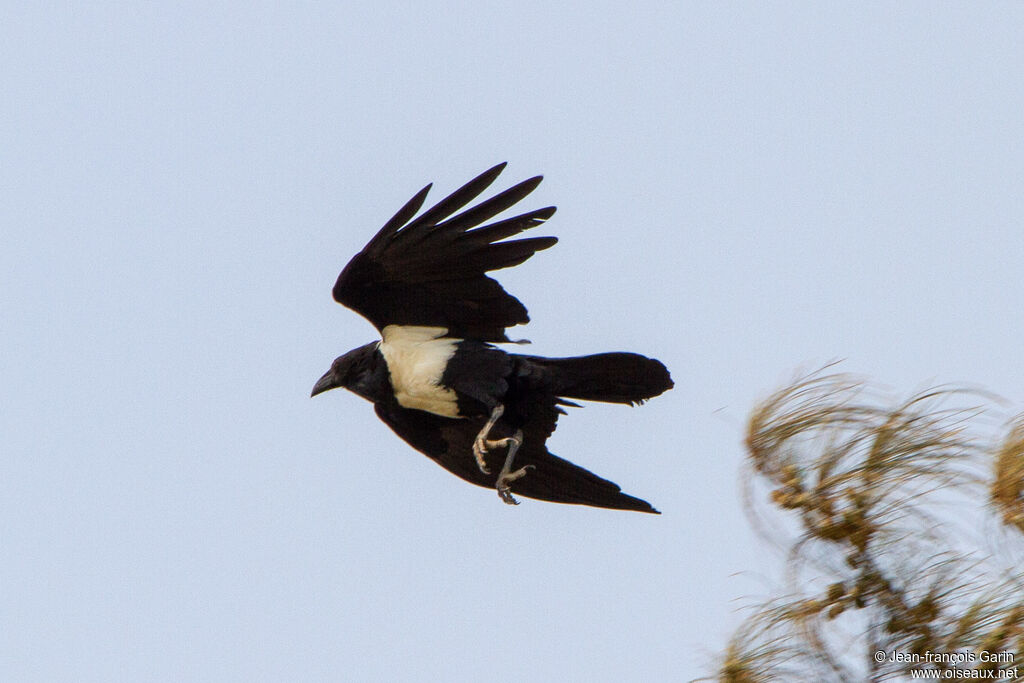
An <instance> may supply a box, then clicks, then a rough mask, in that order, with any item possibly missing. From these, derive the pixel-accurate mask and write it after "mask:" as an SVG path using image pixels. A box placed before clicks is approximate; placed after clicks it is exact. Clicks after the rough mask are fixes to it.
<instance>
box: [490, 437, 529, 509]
mask: <svg viewBox="0 0 1024 683" xmlns="http://www.w3.org/2000/svg"><path fill="white" fill-rule="evenodd" d="M504 440H505V441H508V442H509V444H508V455H506V456H505V464H504V465H502V467H501V472H500V473H499V474H498V481H497V483H495V485H494V487H495V488H496V489H498V497H499V498H501V500H502V502H504V503H506V504H508V505H519V501H518V500H516V499H515V498H514V497H513V496H512V490H511V489H510V488H509V484H511V483H512V482H514V481H515V480H516V479H521V478H522V477H525V476H526V472H527V471H528V470H531V469H534V467H533V465H525V466H523V467H520V468H519V469H518V470H516V471H515V472H513V471H512V459H513V458H515V457H516V451H518V450H519V447H520V446H521V445H523V430H521V429H517V430H516V433H515V434H514V435H513V436H511V437H509V438H508V439H504Z"/></svg>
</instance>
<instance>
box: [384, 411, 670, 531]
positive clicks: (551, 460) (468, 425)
mask: <svg viewBox="0 0 1024 683" xmlns="http://www.w3.org/2000/svg"><path fill="white" fill-rule="evenodd" d="M375 410H376V411H377V415H378V417H380V419H381V420H383V421H384V422H385V423H386V424H387V425H388V426H389V427H391V429H392V430H394V432H395V433H396V434H398V436H400V437H401V438H402V439H403V440H404V441H405V442H406V443H408V444H409V445H410V446H412V447H413V448H415V449H416V450H418V451H420V452H421V453H423V454H425V455H427V456H429V457H430V458H431V459H433V460H434V461H436V462H437V464H439V465H441V467H443V468H445V469H446V470H448V471H449V472H451V473H452V474H454V475H456V476H458V477H460V478H462V479H464V480H466V481H468V482H470V483H472V484H476V485H477V486H483V487H485V488H492V489H493V488H494V486H495V483H496V481H497V472H498V470H499V469H500V468H501V464H502V462H501V461H502V459H503V458H504V457H505V449H504V448H502V449H498V451H496V452H495V453H494V454H493V455H492V456H491V462H489V463H488V464H489V466H490V470H491V473H490V474H484V473H483V472H481V471H480V469H479V468H478V467H477V466H476V460H475V459H474V458H473V450H472V448H473V439H474V438H475V437H476V434H477V432H479V431H480V428H481V427H482V426H483V423H484V420H483V419H461V420H459V419H453V418H445V417H440V416H438V415H434V414H432V413H427V412H424V411H422V410H408V409H406V408H402V407H401V406H398V405H385V404H381V403H378V404H376V405H375ZM561 412H562V410H561V408H559V405H558V401H557V399H550V400H548V401H543V400H540V401H537V402H536V403H535V404H534V408H533V410H532V414H531V415H529V416H528V417H527V421H526V424H525V425H524V427H523V445H522V447H520V449H519V452H518V453H516V457H515V463H514V464H513V467H514V468H516V469H518V468H520V467H523V466H525V465H533V467H534V469H531V470H530V471H529V472H527V474H526V476H524V477H522V478H521V479H518V480H516V481H515V482H514V483H513V484H512V493H513V495H516V496H524V497H526V498H536V499H537V500H547V501H551V502H554V503H571V504H575V505H590V506H592V507H601V508H612V509H615V510H636V511H638V512H653V513H655V514H657V513H658V511H657V510H655V509H654V508H653V507H652V506H651V504H650V503H648V502H647V501H645V500H640V499H639V498H634V497H633V496H630V495H627V494H625V493H623V492H622V489H620V488H619V486H618V485H617V484H615V483H613V482H610V481H608V480H607V479H602V478H601V477H599V476H597V475H596V474H594V473H593V472H590V471H588V470H585V469H583V468H582V467H580V466H578V465H574V464H572V463H571V462H569V461H568V460H563V459H562V458H559V457H558V456H557V455H554V454H552V453H551V452H549V451H548V449H547V447H546V446H545V445H544V442H545V441H546V440H547V438H548V437H549V436H550V435H551V433H552V432H553V431H554V427H555V422H556V421H557V419H558V415H559V414H560V413H561ZM510 433H511V429H509V428H508V427H507V426H505V425H503V424H502V423H501V422H498V424H497V425H495V429H494V430H492V431H491V434H492V435H495V436H499V437H501V436H507V435H509V434H510Z"/></svg>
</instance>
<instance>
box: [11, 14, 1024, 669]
mask: <svg viewBox="0 0 1024 683" xmlns="http://www.w3.org/2000/svg"><path fill="white" fill-rule="evenodd" d="M0 27H2V28H0V65H2V66H0V92H2V99H0V133H2V134H0V377H2V382H0V392H2V394H0V397H2V404H0V449H2V455H0V679H2V680H5V681H59V680H77V681H299V680H303V681H333V680H345V679H359V680H373V679H381V680H452V681H458V680H480V679H483V678H486V679H489V680H498V681H504V680H539V681H543V680H564V681H592V680H597V681H618V680H680V679H688V678H693V677H696V676H699V675H703V674H705V673H708V672H710V671H712V670H713V669H714V666H715V661H716V659H715V658H716V654H717V653H718V652H719V651H720V650H721V649H722V648H723V646H724V644H725V642H726V639H727V638H728V636H729V634H730V633H731V631H732V630H733V629H734V628H735V626H736V625H738V623H739V622H740V619H741V616H742V615H741V612H740V611H739V610H740V608H741V607H742V606H743V605H744V604H751V603H753V602H756V601H758V600H759V599H760V598H763V597H765V596H767V595H768V594H770V593H771V591H772V588H773V587H774V585H775V584H776V583H777V573H776V569H775V568H776V567H777V566H778V564H779V563H778V562H777V558H776V556H775V554H774V551H773V550H772V549H771V548H769V547H766V546H765V544H763V543H761V542H760V541H759V540H758V539H757V538H756V537H755V536H754V535H753V533H752V532H751V531H750V529H749V526H748V523H747V520H746V519H745V517H744V515H743V512H742V502H741V498H740V495H739V492H740V487H739V484H738V481H739V476H740V473H741V471H742V463H743V457H744V454H743V450H742V448H741V439H742V436H743V427H744V423H745V419H746V415H747V412H748V411H749V409H750V408H751V407H752V405H753V404H754V402H755V401H756V400H757V399H759V398H763V397H764V396H766V395H767V394H768V393H770V392H771V391H772V390H774V389H776V388H778V387H779V386H781V385H782V384H784V383H786V382H787V381H789V380H790V379H792V378H793V377H794V375H795V373H796V372H797V371H798V370H801V369H803V370H812V369H815V368H817V367H820V366H822V365H824V364H825V363H828V362H829V361H832V360H836V359H843V362H842V364H841V366H840V368H841V369H844V370H847V371H850V372H855V373H859V374H863V375H865V376H868V377H871V378H873V379H875V380H877V381H879V382H881V383H883V384H884V385H886V386H888V387H891V388H892V390H893V392H894V393H895V394H896V395H900V396H906V395H908V394H910V393H912V392H913V391H915V390H917V389H920V388H923V387H926V386H929V385H931V384H934V383H943V382H968V383H971V384H976V385H979V386H983V387H986V388H988V389H991V390H992V391H995V392H997V393H999V394H1001V395H1003V396H1005V397H1006V398H1007V399H1008V400H1009V402H1010V405H1011V406H1013V407H1015V408H1016V409H1020V407H1021V406H1024V389H1022V387H1024V361H1022V358H1024V356H1022V354H1021V341H1022V331H1024V325H1022V321H1021V315H1022V311H1021V300H1022V295H1024V283H1022V278H1021V267H1022V266H1021V264H1022V263H1024V193H1022V190H1021V188H1022V186H1024V132H1022V131H1024V68H1022V64H1024V52H1022V49H1021V40H1020V37H1021V35H1022V33H1024V3H1019V2H990V3H974V2H971V3H967V2H965V3H947V2H900V3H888V2H864V3H789V2H773V3H730V2H718V1H715V2H686V3H683V2H680V3H639V4H633V5H630V4H624V3H603V2H598V3H578V4H572V5H567V6H563V7H561V8H559V7H552V6H551V5H550V3H540V2H520V3H515V4H514V5H510V6H507V7H504V8H501V7H497V6H494V7H490V8H487V7H480V6H476V5H471V4H469V3H452V4H428V3H423V4H420V5H414V4H412V3H388V2H377V3H364V4H363V6H361V7H356V6H354V4H353V3H253V4H231V3H218V4H216V5H215V6H212V7H211V6H210V5H209V4H208V3H167V4H164V5H157V4H151V3H134V4H129V3H76V4H71V3H4V4H3V7H2V9H0ZM500 161H508V162H509V167H508V169H507V170H506V171H505V173H504V175H503V176H502V177H501V178H500V179H499V181H498V183H497V184H496V186H495V187H496V188H499V186H500V189H503V188H504V187H507V186H509V185H511V184H512V183H513V182H516V181H518V180H521V179H524V178H526V177H529V176H532V175H534V174H537V173H543V174H544V175H545V176H546V179H545V181H544V183H543V184H542V185H541V187H540V188H539V189H538V190H537V191H536V192H535V193H534V194H533V195H532V196H531V197H530V199H529V200H528V201H527V202H526V203H525V204H524V208H534V207H540V206H545V205H548V204H555V205H557V206H558V207H559V211H558V213H557V214H556V215H555V217H554V218H553V219H552V220H551V221H550V222H549V223H547V224H546V225H545V226H544V227H543V228H542V229H540V231H539V232H540V234H554V235H557V236H558V237H559V238H560V240H561V241H560V243H559V245H558V246H557V247H555V248H554V249H551V250H549V251H545V252H542V253H540V254H538V255H537V256H536V257H535V258H534V259H532V260H530V261H529V262H528V263H527V264H525V265H524V266H522V267H520V268H517V269H515V270H513V271H503V272H501V273H499V279H500V280H501V282H502V283H503V284H504V285H505V286H506V288H507V289H508V290H509V291H510V292H512V293H513V294H515V295H516V296H518V297H519V298H520V299H521V300H522V301H523V302H524V303H525V304H526V305H527V306H528V308H529V309H530V314H531V317H532V319H533V322H532V323H530V325H529V326H528V327H526V328H517V329H515V330H513V331H512V334H513V335H516V334H520V335H521V336H526V337H528V338H530V339H532V340H533V342H534V344H533V346H532V347H530V352H531V353H539V354H544V355H569V354H582V353H591V352H598V351H612V350H633V351H639V352H643V353H646V354H648V355H652V356H655V357H657V358H660V359H661V360H663V361H664V362H665V363H666V364H667V365H668V367H669V368H670V369H671V371H672V373H673V376H674V378H675V381H676V388H675V390H674V391H672V392H670V393H669V394H667V395H665V396H663V397H661V398H658V399H656V400H654V401H652V402H651V403H649V404H648V405H646V406H644V407H642V408H637V409H629V408H625V407H622V406H601V405H588V406H587V407H586V408H585V409H583V410H574V411H573V412H572V414H570V415H569V416H567V417H564V418H563V419H562V421H561V423H560V426H559V429H558V432H557V434H556V435H555V436H554V437H553V439H552V440H551V442H550V446H551V449H552V451H553V452H555V453H558V454H559V455H562V456H563V457H566V458H568V459H570V460H572V461H574V462H577V463H579V464H581V465H584V466H586V467H588V468H590V469H593V470H594V471H595V472H597V473H598V474H601V475H602V476H605V477H607V478H610V479H612V480H613V481H615V482H617V483H619V484H620V485H621V486H622V487H623V489H624V490H625V491H627V492H628V493H631V494H634V495H637V496H640V497H642V498H645V499H647V500H650V501H651V502H652V503H653V504H654V505H655V506H657V507H658V508H659V509H661V510H662V512H663V513H664V514H663V515H662V516H660V517H653V516H649V515H641V514H633V513H625V512H614V511H604V510H596V509H589V508H583V507H574V506H562V505H553V504H546V503H541V502H537V501H532V500H524V501H523V504H522V505H521V506H519V507H517V508H511V507H508V506H505V505H502V504H501V503H500V502H499V500H498V498H497V496H496V495H495V494H494V492H491V491H487V490H485V489H481V488H476V487H473V486H470V485H468V484H465V483H464V482H462V481H460V480H458V479H456V478H455V477H453V476H452V475H450V474H448V473H447V472H445V471H444V470H442V469H441V468H440V467H438V466H436V465H435V464H433V463H432V462H430V461H429V460H428V459H427V458H426V457H424V456H422V455H420V454H418V453H416V452H415V451H413V450H412V449H410V448H409V447H407V446H406V445H405V444H404V443H402V442H401V441H400V440H399V439H398V438H397V437H395V436H394V435H393V434H392V433H391V432H390V431H389V430H388V429H387V427H386V426H384V425H383V424H382V423H380V422H379V421H378V420H377V419H376V417H375V416H374V415H373V412H372V408H371V406H370V405H369V404H367V403H365V402H364V401H362V400H361V399H359V398H357V397H356V396H354V395H352V394H348V393H346V392H340V391H338V392H331V393H329V394H325V395H323V396H318V397H317V398H316V399H315V400H310V399H309V391H310V388H311V387H312V385H313V383H314V381H315V380H316V379H317V378H318V377H319V376H320V375H321V374H322V373H323V372H324V371H325V370H327V368H328V367H329V365H330V362H331V361H332V360H333V359H334V357H335V356H338V355H340V354H341V353H343V352H345V351H347V350H349V349H350V348H353V347H355V346H358V345H361V344H363V343H366V342H368V341H372V340H373V339H374V338H375V332H374V330H373V328H372V327H371V326H370V325H369V324H368V323H366V322H365V321H364V320H362V319H361V318H359V317H358V316H357V315H355V314H354V313H351V312H349V311H346V310H345V309H343V308H341V307H339V306H337V305H336V304H335V303H334V302H333V301H332V300H331V296H330V289H331V286H332V285H333V283H334V280H335V278H336V277H337V274H338V272H339V271H340V269H341V268H342V266H344V264H345V263H346V262H347V260H348V259H349V258H350V257H351V256H352V255H353V254H354V253H355V252H357V251H358V250H359V249H360V248H361V247H362V246H363V244H364V243H365V242H366V240H367V239H369V237H370V236H371V235H372V234H373V233H374V231H376V230H377V229H378V228H379V226H380V225H381V224H382V223H383V222H384V221H385V220H386V219H387V218H388V217H390V216H391V215H392V213H393V212H394V211H395V210H396V209H397V208H398V207H399V206H401V204H402V203H404V202H405V201H406V200H407V199H408V198H409V197H410V196H412V194H413V193H415V192H416V191H417V190H418V189H419V188H421V187H422V186H423V185H424V184H426V183H427V182H431V181H433V182H435V188H436V189H435V194H434V195H433V196H432V198H433V199H437V198H440V197H441V196H444V194H447V192H449V191H450V190H452V189H454V188H455V187H457V186H458V185H460V184H461V183H463V182H465V181H466V180H468V179H469V178H471V177H473V176H474V175H476V174H477V173H479V172H481V171H483V170H484V169H486V168H489V167H490V166H492V165H493V164H495V163H497V162H500Z"/></svg>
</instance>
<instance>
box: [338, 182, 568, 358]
mask: <svg viewBox="0 0 1024 683" xmlns="http://www.w3.org/2000/svg"><path fill="white" fill-rule="evenodd" d="M504 168H505V164H503V163H502V164H498V165H497V166H495V167H494V168H492V169H490V170H489V171H486V172H485V173H482V174H481V175H479V176H477V177H476V178H474V179H473V180H471V181H469V182H468V183H466V184H465V185H463V186H462V187H461V188H459V189H458V190H456V191H455V192H453V193H452V194H451V195H449V196H448V197H446V198H445V199H443V200H441V201H440V202H439V203H438V204H437V205H436V206H434V207H433V208H431V209H428V210H427V211H425V212H423V213H422V214H421V215H420V216H419V217H418V218H416V219H413V216H414V215H415V214H416V212H417V211H419V209H420V207H421V206H422V205H423V201H424V199H426V197H427V192H428V191H429V190H430V187H431V186H430V185H427V186H426V187H425V188H423V189H422V190H420V192H419V193H417V194H416V196H415V197H413V198H412V199H410V200H409V201H408V203H406V205H405V206H403V207H402V208H401V209H400V210H399V211H398V213H396V214H395V215H394V217H393V218H392V219H391V220H389V221H388V222H387V223H386V224H385V225H384V227H383V228H381V229H380V231H379V232H378V233H377V234H376V235H374V237H373V239H371V240H370V241H369V243H368V244H367V245H366V246H365V247H363V250H362V251H361V252H359V253H358V254H356V256H355V257H354V258H353V259H352V260H351V261H349V263H348V265H347V266H345V269H344V270H343V271H341V275H339V276H338V281H337V283H335V285H334V300H335V301H337V302H338V303H340V304H344V305H345V306H348V307H349V308H351V309H353V310H355V311H356V312H358V313H360V314H361V315H363V316H364V317H365V318H366V319H367V320H369V321H370V322H371V323H373V324H374V326H375V327H376V328H377V329H378V330H380V331H383V330H384V328H385V327H386V326H388V325H425V326H430V327H443V328H447V330H448V336H452V337H459V338H463V339H479V340H481V341H492V342H501V341H508V338H507V337H506V336H505V328H506V327H511V326H512V325H518V324H520V323H526V322H529V320H530V318H529V316H528V315H527V314H526V307H525V306H523V304H522V303H520V302H519V300H518V299H516V298H515V297H514V296H512V295H511V294H509V293H508V292H506V291H505V290H504V289H502V287H501V285H500V284H498V283H497V282H496V281H495V280H493V279H491V278H489V277H487V275H486V273H487V272H488V271H491V270H498V269H500V268H509V267H511V266H516V265H519V264H520V263H522V262H523V261H525V260H526V259H528V258H530V257H531V256H533V254H534V253H535V252H537V251H539V250H541V249H547V248H548V247H550V246H553V245H554V244H555V243H556V242H557V241H558V240H557V239H556V238H554V237H533V238H528V239H519V240H511V241H508V242H501V241H499V240H503V239H505V238H506V237H511V236H512V235H517V234H519V233H521V232H523V231H524V230H528V229H530V228H533V227H536V226H538V225H540V224H541V223H543V222H544V221H546V220H547V219H548V218H550V217H551V215H552V214H554V213H555V207H553V206H549V207H547V208H543V209H537V210H535V211H531V212H529V213H524V214H522V215H519V216H515V217H513V218H508V219H505V220H501V221H497V222H495V223H491V224H490V225H486V226H483V227H480V228H477V227H476V226H478V225H480V224H481V223H483V222H484V221H487V220H489V219H490V218H493V217H494V216H496V215H498V214H499V213H501V212H502V211H504V210H505V209H507V208H509V207H511V206H512V205H514V204H515V203H517V202H518V201H520V200H521V199H523V198H524V197H526V196H527V195H528V194H530V193H531V192H532V191H533V190H534V188H536V187H537V185H539V184H540V181H541V177H540V176H537V177H535V178H530V179H529V180H525V181H523V182H521V183H519V184H518V185H515V186H514V187H511V188H509V189H507V190H505V191H504V192H501V193H499V194H497V195H495V196H494V197H491V198H490V199H488V200H486V201H484V202H481V203H480V204H477V205H476V206H474V207H473V208H471V209H467V210H465V211H463V212H462V213H460V214H458V215H456V216H452V214H454V213H455V212H456V211H459V210H460V209H462V208H463V207H464V206H466V205H467V204H468V203H469V202H471V201H472V200H473V199H474V198H476V197H477V195H479V194H480V193H481V192H483V191H484V190H485V189H486V188H487V187H488V186H489V185H490V184H491V183H492V182H494V179H495V178H497V177H498V174H500V173H501V171H502V169H504ZM449 216H451V217H450V218H449ZM471 228H476V229H471Z"/></svg>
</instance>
